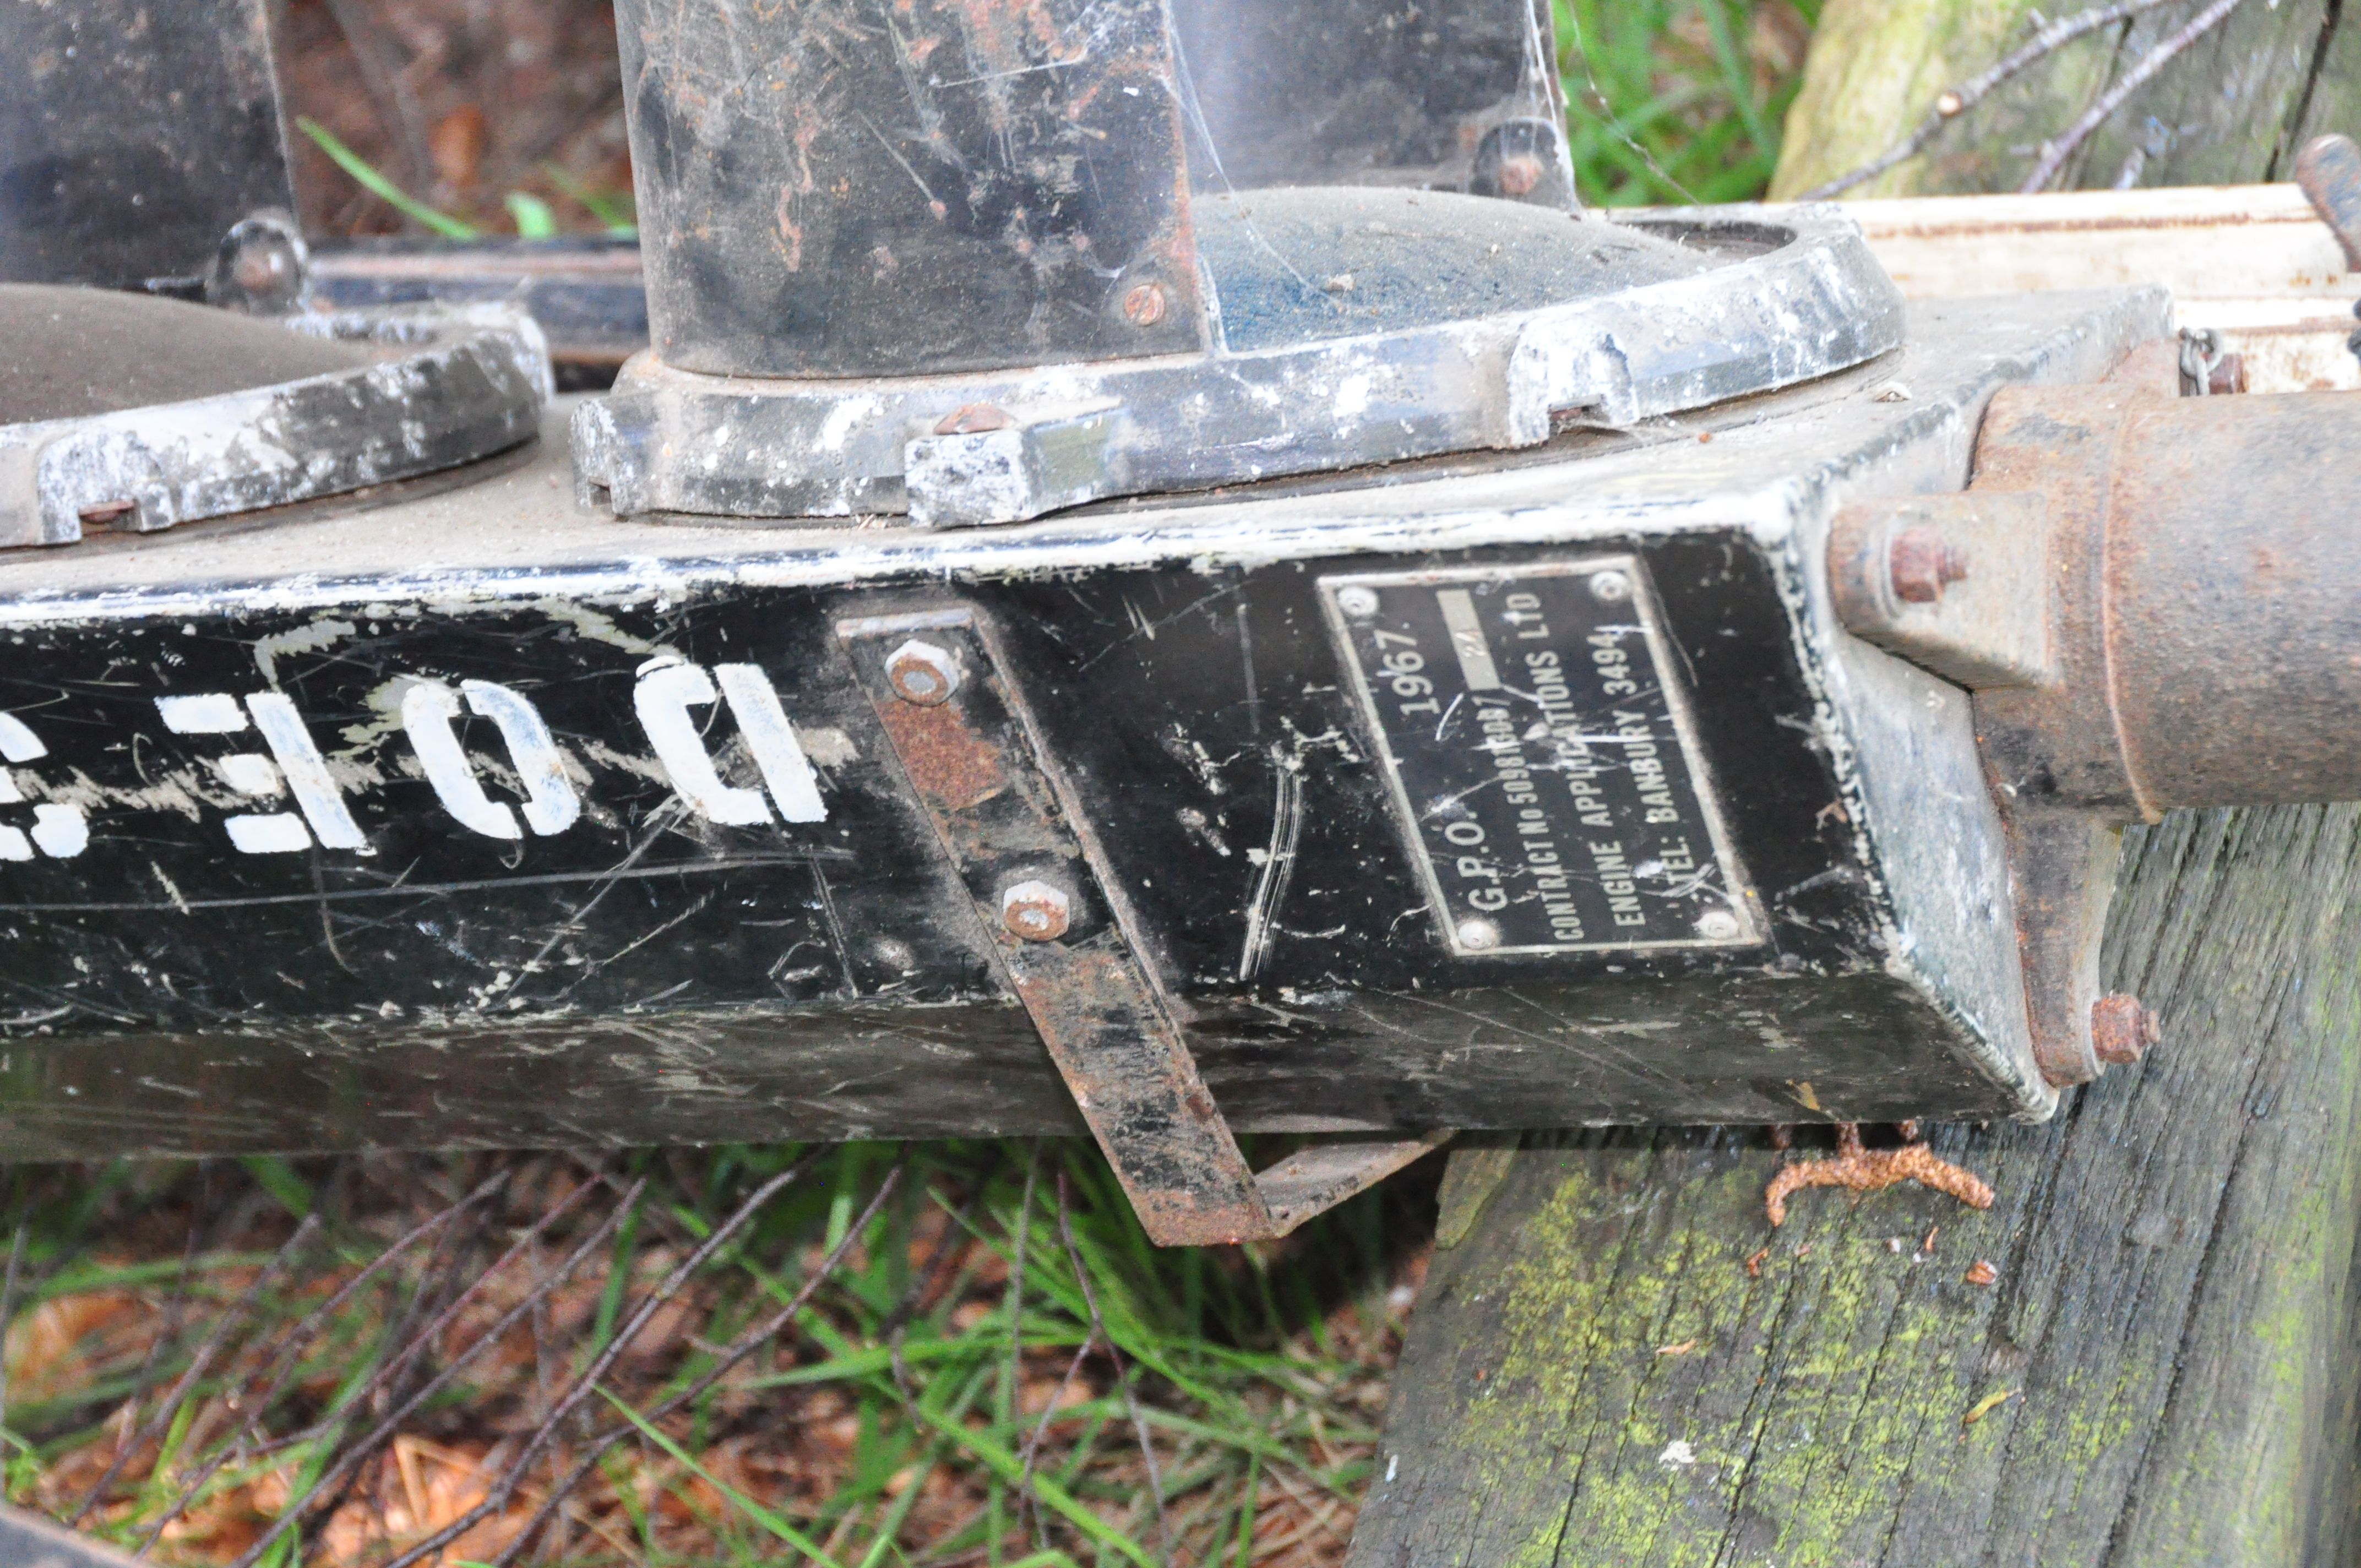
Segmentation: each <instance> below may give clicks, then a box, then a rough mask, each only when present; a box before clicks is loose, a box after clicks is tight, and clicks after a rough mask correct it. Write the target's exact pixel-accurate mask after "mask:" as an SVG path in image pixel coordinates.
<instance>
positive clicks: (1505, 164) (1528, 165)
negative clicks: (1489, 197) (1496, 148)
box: [1499, 152, 1543, 196]
mask: <svg viewBox="0 0 2361 1568" xmlns="http://www.w3.org/2000/svg"><path fill="white" fill-rule="evenodd" d="M1542 173H1543V170H1542V160H1541V159H1538V158H1536V157H1534V156H1533V155H1532V153H1530V152H1521V153H1518V154H1516V155H1515V156H1514V157H1512V158H1504V159H1501V160H1500V172H1499V183H1500V194H1501V195H1503V196H1530V195H1532V192H1533V187H1534V186H1536V185H1539V184H1540V183H1541V182H1542Z"/></svg>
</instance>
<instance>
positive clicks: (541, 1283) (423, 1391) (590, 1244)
mask: <svg viewBox="0 0 2361 1568" xmlns="http://www.w3.org/2000/svg"><path fill="white" fill-rule="evenodd" d="M597 1186H598V1183H597V1182H595V1181H586V1182H584V1183H582V1185H581V1186H580V1187H577V1188H576V1189H575V1190H574V1191H573V1192H570V1193H568V1194H567V1195H566V1198H565V1200H564V1201H561V1202H560V1203H558V1204H557V1205H556V1206H555V1207H554V1208H553V1209H552V1210H551V1211H550V1212H548V1213H547V1214H544V1216H542V1219H541V1221H540V1223H538V1224H536V1225H535V1226H534V1228H533V1230H532V1231H530V1232H528V1233H527V1234H525V1235H524V1236H523V1237H522V1239H520V1240H519V1241H518V1242H517V1244H516V1245H514V1246H512V1247H511V1248H510V1249H509V1251H508V1252H507V1254H506V1255H503V1256H502V1257H501V1259H500V1262H499V1263H497V1264H495V1265H493V1266H492V1267H491V1268H489V1269H488V1270H486V1271H485V1273H484V1274H483V1275H481V1276H480V1277H478V1280H477V1283H476V1285H472V1286H470V1287H468V1288H467V1290H466V1291H464V1292H462V1293H461V1294H460V1295H459V1296H458V1297H457V1298H456V1299H454V1300H453V1301H452V1302H451V1303H450V1304H449V1305H448V1306H446V1307H445V1308H444V1309H443V1310H442V1311H440V1312H438V1313H437V1314H436V1315H435V1317H434V1321H433V1322H431V1323H429V1324H428V1325H427V1327H426V1328H425V1330H424V1331H423V1332H421V1333H419V1334H418V1336H417V1337H416V1338H415V1339H413V1340H412V1342H411V1343H409V1344H407V1345H405V1346H404V1347H403V1349H402V1351H401V1354H399V1355H397V1356H395V1357H394V1359H393V1360H392V1361H390V1362H389V1363H387V1365H385V1366H383V1367H380V1368H379V1369H378V1371H377V1372H376V1373H375V1374H374V1375H373V1376H371V1377H370V1379H369V1381H368V1383H366V1384H364V1385H363V1386H362V1387H361V1388H360V1390H359V1391H358V1392H357V1393H356V1394H355V1395H354V1397H353V1398H352V1399H351V1400H350V1401H349V1402H348V1405H347V1407H346V1408H347V1409H365V1408H366V1406H367V1403H368V1396H369V1395H370V1394H371V1393H373V1392H375V1390H376V1389H377V1388H379V1387H383V1386H384V1384H385V1383H387V1382H388V1381H390V1379H391V1378H392V1377H393V1376H396V1375H397V1369H398V1368H400V1367H401V1365H405V1364H406V1363H407V1362H408V1361H410V1360H411V1359H412V1356H413V1355H414V1354H416V1353H417V1352H419V1351H421V1350H423V1348H424V1347H425V1346H426V1345H429V1344H431V1343H434V1341H435V1340H436V1339H437V1338H438V1337H440V1335H441V1333H442V1331H443V1330H444V1328H445V1327H446V1326H447V1325H448V1323H449V1322H450V1321H451V1319H452V1318H453V1317H454V1316H455V1315H456V1313H457V1312H458V1311H459V1310H460V1309H461V1308H462V1307H463V1306H465V1305H466V1304H467V1299H468V1298H469V1297H471V1296H472V1295H473V1294H474V1293H475V1291H476V1289H477V1288H478V1287H479V1286H481V1284H482V1283H483V1282H484V1281H485V1280H488V1279H490V1278H491V1277H493V1276H494V1275H496V1274H498V1273H499V1272H500V1269H501V1268H503V1267H505V1266H507V1264H508V1262H509V1260H510V1259H511V1258H513V1257H515V1256H516V1255H518V1254H519V1253H521V1252H522V1251H523V1250H524V1249H525V1248H526V1247H527V1246H529V1245H532V1243H533V1241H534V1239H535V1238H536V1237H538V1236H539V1234H541V1231H542V1228H543V1227H544V1226H545V1225H546V1224H547V1223H549V1222H550V1221H552V1220H554V1219H555V1218H556V1217H557V1215H558V1214H560V1213H562V1212H565V1211H566V1209H567V1208H568V1207H570V1206H571V1205H572V1204H573V1202H574V1201H575V1199H576V1198H577V1197H579V1196H580V1195H581V1194H582V1193H584V1192H588V1191H589V1190H592V1189H593V1188H595V1187H597ZM646 1187H647V1181H646V1179H644V1178H642V1179H641V1180H638V1181H635V1182H633V1183H632V1184H631V1187H630V1188H629V1189H628V1190H625V1192H624V1194H623V1196H622V1199H621V1201H619V1202H618V1203H617V1204H616V1205H615V1209H614V1211H613V1212H611V1213H609V1215H608V1216H607V1217H606V1218H605V1219H604V1220H602V1221H600V1222H599V1223H598V1225H597V1226H596V1227H594V1228H593V1229H592V1230H591V1232H590V1234H588V1235H587V1236H585V1237H583V1238H582V1240H581V1242H580V1243H579V1244H578V1245H577V1246H576V1247H575V1249H574V1250H573V1251H572V1252H570V1253H568V1254H566V1256H565V1257H564V1258H563V1259H561V1260H560V1261H559V1263H558V1265H557V1267H556V1268H555V1269H554V1270H552V1271H551V1272H550V1273H549V1274H548V1275H547V1276H545V1277H543V1278H541V1279H539V1280H537V1281H535V1282H534V1284H533V1288H532V1289H531V1290H529V1291H528V1292H526V1294H525V1297H524V1299H522V1300H521V1301H519V1302H518V1303H517V1304H516V1305H515V1306H513V1307H511V1308H510V1309H509V1310H507V1311H506V1312H503V1313H502V1314H500V1319H499V1321H496V1322H494V1323H493V1324H492V1326H491V1327H490V1328H489V1329H486V1330H485V1331H484V1332H482V1333H481V1334H479V1335H478V1336H477V1338H476V1340H475V1342H474V1343H471V1344H469V1345H468V1346H467V1349H465V1350H463V1351H461V1352H460V1353H459V1354H457V1355H455V1356H453V1357H452V1358H451V1360H450V1362H449V1364H448V1365H445V1367H444V1368H443V1370H441V1371H440V1372H438V1373H436V1374H435V1375H434V1376H433V1377H431V1378H429V1379H427V1381H426V1382H425V1383H424V1384H423V1385H422V1386H421V1387H418V1388H417V1389H415V1390H413V1391H412V1394H411V1396H410V1398H407V1399H405V1400H403V1401H402V1402H401V1404H400V1405H398V1406H396V1407H395V1408H394V1409H393V1410H392V1411H390V1413H389V1414H388V1415H387V1416H386V1417H385V1419H384V1420H381V1421H379V1423H378V1424H377V1426H376V1427H375V1428H374V1429H373V1430H372V1431H370V1432H369V1434H368V1436H367V1437H365V1438H363V1439H362V1440H361V1441H360V1442H357V1443H356V1444H354V1445H353V1446H352V1447H350V1448H347V1449H346V1451H345V1452H344V1453H343V1454H342V1455H340V1456H339V1457H338V1458H337V1460H336V1463H335V1464H333V1465H331V1466H330V1467H329V1468H328V1470H327V1471H326V1472H325V1473H324V1474H323V1475H321V1476H320V1478H319V1479H318V1480H316V1481H314V1482H313V1483H312V1485H311V1486H310V1487H309V1488H308V1489H306V1490H305V1491H304V1493H303V1495H302V1497H297V1498H295V1499H294V1500H293V1501H292V1502H291V1503H289V1504H288V1505H287V1507H286V1508H283V1509H281V1510H280V1515H279V1518H278V1519H276V1520H274V1521H273V1522H272V1524H271V1526H270V1528H269V1530H265V1531H263V1533H262V1535H261V1537H260V1538H259V1539H258V1540H257V1541H255V1543H254V1544H253V1545H252V1546H249V1547H247V1549H246V1552H245V1553H244V1554H243V1555H241V1556H240V1557H239V1558H238V1560H237V1562H236V1563H234V1564H233V1565H232V1568H252V1565H253V1564H254V1563H257V1562H258V1561H259V1560H260V1559H261V1557H262V1555H263V1553H265V1552H269V1550H270V1547H271V1545H272V1543H273V1542H275V1541H277V1540H278V1539H279V1538H280V1536H281V1535H284V1534H285V1533H286V1532H287V1531H288V1530H291V1529H293V1528H294V1527H295V1524H296V1523H297V1521H298V1520H300V1519H302V1518H303V1517H304V1515H305V1514H307V1513H309V1512H311V1511H312V1505H313V1499H314V1498H316V1497H319V1496H320V1495H321V1494H322V1493H323V1492H326V1491H328V1490H329V1489H330V1488H331V1487H335V1486H341V1485H342V1484H343V1483H344V1482H345V1481H346V1479H347V1478H348V1477H349V1476H351V1475H353V1474H354V1473H355V1472H357V1470H358V1469H359V1467H360V1466H361V1464H363V1463H365V1462H366V1461H367V1460H368V1457H369V1455H371V1454H373V1453H376V1452H377V1451H378V1449H379V1447H381V1446H382V1445H383V1444H384V1443H385V1442H386V1441H387V1440H388V1439H390V1437H392V1435H393V1434H394V1432H395V1431H398V1430H400V1428H401V1423H402V1422H403V1421H405V1420H409V1419H410V1416H411V1414H412V1412H413V1411H415V1410H416V1409H418V1408H419V1407H420V1406H421V1405H423V1404H424V1403H425V1402H426V1401H427V1400H428V1399H430V1398H434V1394H435V1392H436V1391H437V1390H438V1389H440V1388H441V1387H443V1386H444V1385H445V1383H448V1382H449V1381H450V1380H451V1379H452V1378H453V1377H456V1376H458V1375H459V1373H460V1372H461V1371H463V1370H465V1369H466V1367H467V1365H468V1364H469V1363H470V1362H472V1361H473V1360H474V1359H475V1358H476V1356H477V1354H478V1353H480V1352H482V1351H484V1350H486V1349H489V1347H490V1346H492V1345H493V1344H496V1343H499V1342H500V1338H501V1336H503V1335H504V1334H506V1333H507V1332H509V1330H510V1329H511V1328H512V1327H514V1326H515V1323H516V1321H517V1319H518V1318H520V1317H521V1316H522V1315H523V1314H524V1313H526V1312H528V1311H531V1310H533V1304H534V1303H535V1302H537V1301H540V1300H543V1299H545V1298H546V1297H547V1296H548V1294H549V1292H550V1291H552V1290H554V1289H555V1288H557V1287H558V1285H559V1284H560V1283H562V1282H563V1281H564V1280H566V1278H567V1277H569V1276H571V1275H572V1274H573V1272H574V1270H575V1269H576V1268H577V1267H578V1266H581V1264H582V1262H583V1261H584V1260H585V1259H587V1258H588V1256H589V1255H590V1254H591V1253H592V1252H593V1251H594V1250H596V1249H597V1248H598V1246H599V1245H602V1244H603V1243H604V1242H605V1241H606V1239H607V1237H608V1236H609V1235H610V1234H613V1233H614V1230H615V1227H616V1226H617V1225H619V1224H620V1223H622V1218H623V1215H624V1214H625V1213H626V1212H628V1211H629V1210H630V1209H631V1205H632V1204H634V1203H636V1202H638V1201H639V1197H640V1193H641V1192H642V1190H645V1188H646ZM322 1424H323V1426H324V1425H325V1424H326V1423H322Z"/></svg>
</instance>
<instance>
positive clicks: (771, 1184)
mask: <svg viewBox="0 0 2361 1568" xmlns="http://www.w3.org/2000/svg"><path fill="white" fill-rule="evenodd" d="M814 1158H815V1156H811V1155H807V1156H805V1157H803V1158H802V1159H799V1160H797V1161H796V1163H795V1164H793V1165H791V1166H789V1167H788V1168H786V1169H785V1170H783V1171H781V1172H779V1174H778V1175H776V1176H774V1177H773V1178H771V1179H770V1180H768V1181H765V1182H764V1183H763V1185H762V1186H760V1187H758V1188H756V1189H755V1190H753V1192H752V1194H751V1195H750V1196H749V1197H748V1198H747V1200H746V1201H744V1202H743V1203H741V1204H740V1205H739V1206H738V1207H737V1209H736V1210H735V1211H734V1212H731V1214H730V1217H729V1218H728V1219H726V1220H724V1221H722V1222H721V1223H720V1224H719V1225H717V1226H715V1227H714V1230H713V1234H711V1235H709V1236H708V1237H706V1238H705V1241H704V1242H703V1243H702V1244H701V1245H699V1246H698V1247H697V1250H696V1251H694V1252H692V1253H690V1254H689V1255H687V1256H686V1257H685V1258H683V1259H682V1260H681V1261H680V1263H679V1264H678V1265H677V1266H675V1267H674V1269H673V1271H672V1272H671V1273H670V1274H667V1275H665V1276H664V1278H663V1280H662V1281H661V1282H659V1283H658V1284H657V1285H656V1286H655V1288H653V1289H651V1290H650V1291H648V1293H647V1294H646V1295H645V1296H642V1298H641V1299H640V1304H639V1306H638V1307H637V1308H635V1309H634V1310H632V1312H631V1316H630V1317H629V1318H627V1319H625V1320H624V1321H623V1323H622V1326H621V1327H620V1328H618V1329H617V1330H616V1331H615V1332H614V1337H613V1338H611V1339H609V1341H608V1342H607V1344H606V1347H605V1348H604V1349H602V1350H601V1351H599V1353H598V1355H597V1356H595V1357H593V1358H592V1360H591V1362H590V1365H588V1366H587V1367H585V1368H584V1369H583V1371H582V1375H581V1376H578V1377H577V1378H576V1379H575V1380H574V1384H573V1386H572V1387H569V1388H568V1389H567V1390H566V1394H565V1396H564V1397H563V1398H560V1399H559V1400H558V1401H557V1407H556V1409H553V1410H552V1411H550V1413H549V1417H548V1419H547V1420H544V1422H543V1423H542V1425H541V1428H540V1430H539V1431H535V1432H534V1433H533V1436H532V1438H531V1439H530V1440H528V1441H527V1442H526V1443H525V1445H524V1447H523V1449H522V1451H521V1452H520V1453H518V1454H517V1457H516V1458H515V1459H514V1460H513V1461H511V1463H510V1464H509V1467H508V1468H507V1469H506V1470H504V1471H502V1472H501V1473H500V1479H499V1480H498V1481H496V1482H494V1483H493V1484H492V1486H491V1489H490V1490H489V1491H488V1492H487V1493H486V1494H485V1496H484V1500H483V1501H482V1502H480V1503H478V1504H477V1505H476V1506H475V1507H474V1508H470V1509H468V1510H467V1512H466V1513H464V1514H462V1515H460V1516H459V1517H458V1518H457V1519H453V1520H452V1521H451V1522H450V1523H449V1524H446V1525H445V1526H444V1527H443V1528H442V1529H441V1530H436V1531H435V1532H434V1534H432V1535H430V1536H428V1537H427V1538H426V1539H425V1540H423V1541H420V1542H419V1543H418V1544H417V1545H415V1546H412V1548H410V1550H409V1551H407V1552H403V1553H401V1555H400V1556H399V1557H396V1558H394V1559H393V1560H392V1561H391V1562H390V1563H387V1564H386V1565H385V1568H411V1564H412V1563H419V1562H423V1561H424V1560H425V1559H427V1558H429V1557H433V1556H434V1555H436V1554H437V1553H439V1552H441V1551H442V1550H443V1549H444V1548H445V1547H446V1546H448V1545H450V1544H451V1542H453V1541H456V1540H458V1539H459V1538H460V1537H461V1536H463V1535H465V1534H467V1532H468V1531H469V1530H473V1529H475V1528H476V1526H478V1524H481V1523H482V1522H483V1521H484V1520H486V1519H489V1518H491V1517H492V1516H493V1515H495V1514H497V1513H499V1512H500V1510H501V1509H502V1508H506V1507H508V1504H509V1499H510V1498H511V1497H514V1496H515V1495H516V1490H517V1487H518V1486H522V1484H523V1482H524V1478H525V1475H526V1474H527V1473H528V1472H529V1471H530V1470H531V1469H532V1468H533V1462H534V1461H535V1460H537V1459H539V1458H540V1457H541V1454H542V1451H543V1450H544V1449H546V1448H547V1447H548V1446H549V1445H550V1444H551V1443H553V1442H555V1441H556V1440H557V1434H558V1432H559V1431H562V1430H563V1429H564V1427H565V1424H566V1418H567V1417H568V1416H571V1415H572V1414H573V1413H574V1412H575V1410H576V1409H578V1408H580V1406H581V1404H582V1402H583V1401H584V1400H586V1399H588V1398H589V1397H590V1395H591V1393H592V1391H593V1390H595V1389H596V1388H597V1387H598V1383H599V1380H600V1379H602V1378H604V1377H605V1376H607V1370H608V1368H609V1367H611V1366H613V1365H615V1363H616V1361H617V1360H618V1359H619V1358H620V1356H621V1355H622V1354H623V1352H624V1350H625V1349H627V1348H628V1347H629V1346H630V1345H631V1342H632V1341H633V1340H636V1339H638V1338H639V1337H640V1331H641V1330H642V1329H644V1328H646V1327H647V1326H648V1320H649V1319H651V1318H653V1317H654V1316H655V1313H656V1309H658V1308H659V1307H662V1306H663V1305H664V1303H665V1302H666V1301H669V1300H670V1299H672V1298H673V1297H674V1296H675V1295H677V1294H678V1293H679V1291H680V1288H681V1287H682V1286H684V1285H686V1284H687V1283H688V1281H689V1278H690V1277H691V1276H693V1275H695V1274H696V1272H697V1270H698V1269H700V1268H702V1267H704V1266H705V1265H706V1264H707V1262H708V1261H709V1260H710V1259H711V1258H712V1256H713V1255H714V1254H715V1253H717V1252H719V1251H720V1250H721V1248H722V1246H723V1245H724V1244H726V1243H727V1242H728V1241H729V1240H730V1237H731V1236H733V1235H735V1234H737V1233H738V1231H739V1230H740V1228H741V1227H742V1226H743V1225H744V1224H745V1223H746V1222H747V1221H749V1220H751V1219H752V1218H753V1217H754V1215H755V1213H756V1212H758V1211H760V1210H761V1209H762V1207H763V1204H765V1203H767V1202H769V1201H771V1199H772V1197H773V1196H774V1195H775V1194H776V1193H777V1192H778V1191H779V1190H781V1189H783V1188H785V1187H787V1186H789V1185H791V1184H792V1183H794V1182H795V1181H796V1179H799V1178H800V1177H802V1175H803V1174H804V1173H805V1172H806V1171H807V1170H808V1169H810V1168H811V1165H812V1161H813V1159H814Z"/></svg>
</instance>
